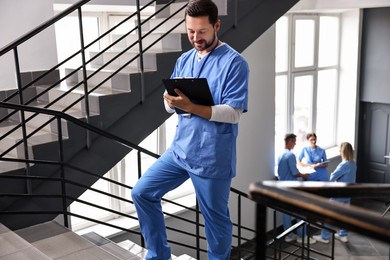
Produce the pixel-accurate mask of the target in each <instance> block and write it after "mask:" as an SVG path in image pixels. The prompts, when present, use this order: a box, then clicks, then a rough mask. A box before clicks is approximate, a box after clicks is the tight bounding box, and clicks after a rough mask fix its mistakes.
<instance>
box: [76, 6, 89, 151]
mask: <svg viewBox="0 0 390 260" xmlns="http://www.w3.org/2000/svg"><path fill="white" fill-rule="evenodd" d="M77 11H78V18H79V31H80V45H81V48H80V54H81V61H82V67H83V86H84V98H85V113H86V122H87V123H89V117H90V111H89V95H88V81H87V80H88V79H87V65H86V62H85V43H84V32H83V14H82V12H81V7H79V8H78V9H77ZM86 131H87V132H86V134H87V140H86V142H87V148H89V147H90V145H91V139H90V133H89V131H88V130H86Z"/></svg>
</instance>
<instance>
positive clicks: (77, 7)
mask: <svg viewBox="0 0 390 260" xmlns="http://www.w3.org/2000/svg"><path fill="white" fill-rule="evenodd" d="M89 1H90V0H82V1H79V2H78V3H76V4H74V5H72V6H71V7H69V8H68V9H66V10H65V11H63V12H61V13H60V14H58V15H56V16H54V17H53V18H52V19H49V20H48V21H46V22H45V23H43V24H42V25H40V26H38V27H37V28H35V29H34V30H32V31H30V32H29V33H27V34H26V35H24V36H22V37H20V38H19V39H17V40H15V41H13V42H11V43H10V44H8V45H7V46H5V47H3V48H2V49H0V57H1V56H2V55H4V54H6V53H8V52H10V51H13V52H14V62H15V68H16V71H15V74H16V78H17V90H15V91H14V92H13V93H11V94H10V95H8V96H7V97H6V98H5V99H3V100H2V102H12V103H13V102H15V98H17V99H18V101H17V103H18V104H21V105H32V104H33V103H34V102H36V101H37V100H38V99H39V98H41V97H43V96H44V95H47V94H48V92H49V91H50V90H52V89H53V88H55V87H57V86H59V85H61V84H62V83H64V82H65V81H66V80H67V79H69V78H71V77H72V76H73V75H75V74H77V73H78V72H79V71H81V72H82V80H81V81H79V82H78V83H75V84H74V85H73V86H70V87H69V88H68V89H67V90H66V91H64V93H63V94H61V95H60V96H58V97H56V98H55V99H53V100H51V101H49V102H48V103H47V104H45V105H44V106H43V107H44V108H50V109H55V108H54V106H55V105H56V104H58V102H59V101H60V100H63V99H64V98H65V97H67V96H68V95H69V94H71V93H72V92H73V91H74V90H76V89H77V88H79V87H82V88H83V92H84V94H83V95H81V96H80V97H79V98H77V99H75V100H73V101H72V102H70V104H68V105H67V106H66V107H64V108H62V109H61V110H60V111H62V112H68V111H69V110H70V109H71V108H73V107H74V106H75V105H76V104H79V103H82V104H84V105H83V106H84V107H85V109H84V111H83V113H84V114H85V119H86V121H87V122H89V120H90V104H89V96H90V95H91V94H92V93H93V92H95V91H97V90H99V88H101V87H102V86H103V85H104V84H105V83H106V82H107V81H108V80H110V79H112V78H113V77H114V76H115V75H117V74H118V73H120V72H121V71H122V70H123V69H124V68H126V66H128V65H129V64H131V63H132V62H136V61H137V59H139V60H140V63H141V64H140V71H139V73H141V79H142V78H143V74H144V69H143V58H142V56H143V55H144V53H145V52H147V51H148V50H149V49H150V48H152V47H153V46H154V45H155V44H157V43H158V42H159V41H161V39H162V38H164V37H165V36H167V35H168V34H169V33H171V32H172V31H173V30H174V29H175V28H177V27H178V26H180V25H181V24H182V23H183V22H184V19H183V20H182V21H180V22H179V23H177V24H176V25H174V26H173V27H172V28H171V29H169V30H167V32H165V33H164V34H162V35H161V36H160V37H158V38H157V39H156V40H155V41H154V42H152V43H151V44H150V45H148V46H143V44H142V42H143V41H144V40H145V39H146V38H147V37H148V36H149V35H150V34H152V33H153V32H155V31H156V30H157V29H158V28H159V27H161V26H162V25H163V24H164V23H166V21H168V20H169V19H170V18H171V17H173V16H175V15H176V14H177V13H179V12H181V11H182V10H183V9H184V8H185V6H186V4H185V3H183V6H182V7H181V8H179V9H178V10H177V11H175V12H174V13H173V14H171V15H170V16H169V17H167V18H166V19H164V20H163V21H162V22H161V23H159V24H157V25H156V26H155V27H154V28H151V29H150V30H149V31H148V32H146V33H143V32H142V30H141V27H142V26H143V25H145V24H146V23H147V22H148V21H149V20H150V19H152V18H153V17H154V16H156V15H157V14H159V13H160V12H162V11H163V10H164V9H165V8H168V7H169V5H170V4H171V3H173V2H175V0H172V1H170V2H169V3H167V4H165V5H164V6H163V7H162V8H161V9H159V10H157V11H156V12H154V13H153V14H151V15H150V16H149V17H148V18H146V19H143V20H141V16H140V13H141V12H142V11H144V10H145V9H146V8H147V7H149V6H151V5H153V4H154V3H155V2H156V0H152V1H150V2H149V3H147V4H146V5H144V6H142V7H141V6H140V3H139V1H137V12H135V13H133V14H131V15H129V16H128V17H127V18H125V19H124V20H122V21H121V22H120V23H118V24H117V25H116V26H114V27H112V28H110V29H109V30H107V31H106V32H104V33H102V34H101V35H100V36H99V37H98V38H96V39H95V40H93V41H92V42H90V43H89V44H85V43H84V34H83V31H84V29H83V23H82V20H83V19H82V18H83V13H82V6H83V5H85V4H86V3H88V2H89ZM74 11H77V14H78V22H79V33H80V49H79V50H78V51H77V52H75V53H74V54H72V55H70V56H69V57H68V58H66V59H65V60H63V61H61V62H60V63H58V64H57V65H55V66H54V67H52V68H50V69H49V70H47V71H45V72H44V73H42V74H41V75H40V76H38V77H37V78H35V79H33V80H32V81H30V82H28V83H26V84H25V85H24V86H23V82H22V79H21V75H22V72H21V71H20V65H19V63H20V62H19V55H18V47H19V46H20V45H21V44H22V43H24V42H26V41H28V40H30V39H31V38H33V37H35V36H36V35H37V34H39V33H40V32H42V31H44V30H45V29H46V28H48V27H50V26H53V25H54V24H55V23H56V22H58V21H61V19H63V18H65V17H67V16H68V15H70V14H71V13H73V12H74ZM134 17H136V18H137V25H135V26H134V27H133V28H131V29H130V30H129V31H128V32H126V33H124V34H123V35H122V36H121V37H119V38H118V39H116V40H115V41H113V42H112V43H111V44H109V45H108V46H106V47H105V48H103V49H102V50H101V51H99V52H98V53H97V54H96V55H94V56H93V57H91V58H90V59H88V60H86V55H85V53H86V51H87V50H88V49H89V48H90V47H91V46H93V45H94V44H96V43H98V42H99V41H101V40H102V39H103V38H104V37H109V36H110V34H111V33H112V32H114V30H116V29H117V28H118V27H119V26H121V25H123V24H124V23H126V22H127V21H129V20H130V19H132V18H134ZM134 32H138V34H137V35H138V40H136V41H134V42H133V43H132V44H130V45H129V46H127V47H126V48H123V49H122V50H121V51H119V52H118V54H116V55H115V56H114V57H112V58H111V59H110V60H108V61H107V62H106V63H104V64H103V65H102V66H100V67H99V68H95V69H94V71H93V72H92V73H90V74H88V73H87V67H88V66H90V64H91V63H92V62H93V61H94V60H96V59H97V58H98V57H100V56H101V55H104V53H106V52H108V51H109V50H110V49H111V48H113V47H114V46H116V45H117V44H118V43H119V42H120V41H123V40H124V39H125V38H126V37H127V36H129V35H130V34H132V33H134ZM136 45H138V46H139V48H138V50H139V53H138V54H136V55H135V56H134V57H133V58H131V59H129V60H128V61H127V62H125V63H124V64H123V65H122V66H120V67H119V68H117V69H116V70H114V71H112V72H111V74H110V75H108V76H107V77H106V78H105V79H102V80H101V81H100V83H99V84H96V85H95V86H93V87H91V86H89V85H90V84H89V83H88V82H89V81H90V80H91V79H92V78H93V77H94V76H96V75H97V74H98V73H99V72H101V71H103V70H104V69H106V68H107V67H108V66H109V65H110V64H112V63H113V62H114V61H115V60H118V59H119V57H122V55H123V54H124V53H125V52H127V51H129V50H130V49H132V48H133V47H134V46H136ZM79 55H80V56H81V60H82V62H81V65H80V66H78V67H76V68H74V69H73V70H72V71H69V72H68V73H67V74H66V75H65V76H64V77H62V78H59V79H58V80H57V81H56V82H54V83H53V84H51V85H49V86H47V87H46V88H45V90H43V91H41V92H40V93H38V94H37V95H35V96H32V97H29V99H27V100H26V97H25V96H24V92H25V91H27V90H28V89H31V88H33V87H35V84H37V83H38V82H40V81H42V80H43V79H45V78H46V77H49V76H51V75H52V74H53V73H55V72H56V71H58V70H59V69H60V68H61V67H63V66H64V65H65V64H66V63H67V62H69V61H70V60H72V59H74V58H75V57H77V56H79ZM143 82H144V81H143V80H141V84H142V85H141V93H142V94H141V100H140V102H144V101H145V86H144V84H143ZM14 115H15V112H11V113H8V114H7V115H5V116H3V117H2V118H0V124H1V123H2V122H6V121H7V120H10V119H11V118H12V116H14ZM36 116H37V114H33V115H31V116H28V117H26V115H25V114H24V113H23V112H22V113H21V114H20V122H25V123H27V122H29V121H31V120H33V119H34V118H35V117H36ZM51 122H52V120H48V121H46V122H43V123H42V124H41V126H40V127H37V128H36V129H34V130H33V131H31V132H30V133H28V131H27V130H26V124H24V123H19V124H16V125H15V126H14V127H12V128H11V129H10V130H9V131H8V132H6V133H4V134H2V135H1V136H0V141H1V140H3V139H4V138H6V137H8V136H10V135H11V134H12V133H14V132H16V131H18V130H19V129H22V133H23V136H22V138H21V139H20V140H19V141H18V142H16V143H15V144H13V145H11V146H9V147H7V149H5V150H4V151H3V152H2V153H1V154H0V157H1V156H4V155H6V154H7V153H9V152H10V151H11V150H13V149H15V148H16V147H18V146H19V145H23V147H24V156H25V158H26V159H27V161H28V159H29V157H30V155H29V153H28V141H27V140H28V139H29V138H30V137H32V136H34V135H35V134H37V133H38V132H39V131H41V130H42V129H43V128H44V127H46V126H47V125H49V124H50V123H51ZM86 138H87V140H86V141H87V144H89V143H90V137H89V135H87V137H86ZM29 167H30V166H29V165H28V164H26V170H27V174H28V173H29Z"/></svg>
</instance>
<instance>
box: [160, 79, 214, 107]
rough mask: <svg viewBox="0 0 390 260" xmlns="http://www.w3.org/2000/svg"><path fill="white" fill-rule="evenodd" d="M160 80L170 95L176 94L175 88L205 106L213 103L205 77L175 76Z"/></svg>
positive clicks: (194, 101)
mask: <svg viewBox="0 0 390 260" xmlns="http://www.w3.org/2000/svg"><path fill="white" fill-rule="evenodd" d="M162 81H163V83H164V86H165V89H166V90H167V92H168V94H169V95H171V96H177V94H176V92H175V91H174V89H175V88H177V89H179V90H180V91H181V92H183V94H184V95H186V96H187V97H188V98H189V99H190V100H191V101H192V102H193V103H195V104H199V105H205V106H213V105H214V100H213V97H212V95H211V92H210V88H209V84H208V83H207V79H206V78H175V79H163V80H162ZM175 110H176V113H178V114H183V113H186V112H184V111H183V110H180V109H177V108H176V109H175Z"/></svg>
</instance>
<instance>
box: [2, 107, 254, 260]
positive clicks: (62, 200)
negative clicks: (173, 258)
mask: <svg viewBox="0 0 390 260" xmlns="http://www.w3.org/2000/svg"><path fill="white" fill-rule="evenodd" d="M0 108H7V109H11V110H15V111H18V112H20V111H25V112H26V111H28V112H35V113H39V114H46V115H50V116H53V120H55V121H56V122H57V131H58V132H59V133H61V129H62V127H63V126H62V124H64V123H66V122H71V123H73V124H76V125H77V126H79V127H82V128H83V129H86V130H88V131H91V133H93V134H97V135H99V136H102V137H105V138H108V139H109V140H112V141H113V142H116V143H117V144H119V145H121V146H125V147H127V148H130V149H132V150H135V151H137V156H138V160H137V161H140V156H141V154H146V155H148V156H151V157H153V158H158V157H159V155H157V154H155V153H153V152H150V151H148V150H146V149H144V148H142V147H140V146H138V145H136V144H133V143H131V142H129V141H127V140H124V139H122V138H120V137H118V136H116V135H113V134H111V133H108V132H106V131H104V130H101V129H99V128H96V127H94V126H92V125H90V124H88V123H86V122H83V121H81V120H79V119H76V118H74V117H72V116H70V115H67V114H65V113H63V112H60V111H54V110H49V109H45V108H37V107H31V106H23V105H17V104H8V103H4V102H0ZM58 149H59V155H58V156H59V159H58V160H34V159H28V160H27V159H13V158H0V162H1V161H7V162H26V161H27V163H31V164H34V165H51V166H58V167H59V169H60V174H59V176H58V177H57V176H55V177H47V176H20V175H12V174H1V175H0V179H14V180H29V181H34V182H53V183H57V184H58V183H59V184H60V187H61V188H59V189H55V192H53V193H47V191H45V193H44V194H37V193H35V192H34V190H31V191H29V192H26V193H18V192H4V191H0V198H17V199H34V198H35V199H36V198H40V199H48V200H53V199H58V203H59V204H60V205H62V206H61V209H60V210H56V209H55V210H50V209H47V210H45V209H42V208H44V207H45V202H43V201H42V202H41V204H40V207H41V208H40V209H39V210H1V211H0V215H42V214H44V215H53V218H54V217H55V216H57V215H63V216H64V225H65V226H67V227H69V222H68V218H69V217H70V216H74V217H77V218H81V219H85V220H88V221H91V222H93V223H97V224H101V225H105V226H109V227H112V228H116V229H118V230H121V231H125V232H129V233H134V234H137V235H140V236H141V233H140V232H139V231H135V230H132V229H126V228H123V227H120V226H117V225H113V224H110V223H107V222H104V221H100V220H98V219H95V218H93V217H92V216H88V215H80V214H75V213H72V212H71V211H69V210H68V206H69V205H70V204H71V203H72V202H78V203H82V204H85V205H88V206H89V207H93V208H98V209H100V210H104V211H107V212H110V213H113V214H117V215H118V216H121V217H125V218H129V219H135V220H137V218H136V217H134V216H132V215H130V214H126V213H123V212H120V211H116V210H113V209H111V208H107V207H103V206H100V205H97V204H92V203H90V202H88V201H85V200H82V199H80V198H76V197H72V196H70V195H69V192H68V190H69V189H72V188H74V187H77V188H81V189H83V190H92V191H93V192H96V193H98V194H101V195H103V196H107V197H110V198H114V199H116V200H120V201H123V202H125V203H130V204H133V202H132V201H131V200H129V199H126V198H123V197H120V196H116V195H113V194H111V193H108V192H104V191H101V190H98V189H94V188H91V187H90V186H89V185H86V184H84V183H82V182H76V181H74V180H72V179H69V177H67V172H68V170H73V171H77V172H78V174H79V175H85V176H90V177H91V176H92V177H94V178H96V180H99V179H103V180H105V181H107V182H109V183H111V184H112V185H117V186H119V187H123V188H125V189H128V190H129V191H128V194H130V190H131V189H132V188H133V187H131V186H129V185H125V184H123V183H121V182H118V181H115V180H112V179H110V178H106V177H102V176H100V175H98V174H94V173H93V172H91V171H89V170H86V169H83V168H80V167H77V166H74V165H70V164H68V163H66V162H65V161H64V159H63V158H64V147H63V137H62V135H61V134H59V135H58ZM137 170H138V173H140V172H142V165H141V164H138V166H137ZM129 174H132V173H129ZM134 174H135V173H134ZM139 175H140V174H139ZM231 192H232V196H235V197H236V198H237V209H238V210H237V222H235V223H233V226H234V227H235V230H236V231H237V232H236V233H234V234H233V238H235V240H236V241H237V243H235V245H234V249H235V250H236V251H238V254H239V255H241V254H242V253H245V254H247V253H248V250H246V249H244V248H241V246H242V245H243V244H244V243H246V242H248V241H251V240H252V239H253V238H254V237H255V230H254V229H251V228H248V227H245V226H243V225H242V223H241V218H242V214H243V212H242V209H241V203H242V200H244V199H246V200H249V198H248V195H247V194H246V193H243V192H241V191H239V190H236V189H234V188H231ZM163 201H164V202H165V203H170V204H173V205H175V206H179V207H181V208H183V209H185V210H187V211H190V212H193V213H194V214H196V220H195V221H193V220H191V219H189V218H183V217H180V216H177V215H175V214H171V213H169V212H164V214H165V215H167V216H169V217H171V218H175V219H179V220H180V221H184V222H185V223H187V224H186V225H193V226H194V229H195V230H197V232H196V233H195V234H193V233H192V232H186V231H183V230H179V229H177V228H174V227H172V226H167V229H168V230H172V231H175V232H178V233H181V234H184V235H186V236H190V237H193V238H195V239H196V241H197V242H196V243H195V245H189V244H184V243H181V242H180V241H177V240H169V241H168V242H170V243H172V244H176V245H179V246H182V247H185V248H188V249H192V250H195V251H196V255H197V259H200V253H201V252H206V251H207V249H205V248H202V246H201V245H202V244H204V243H201V242H202V241H204V240H205V237H204V236H202V235H200V232H199V229H200V228H202V227H204V225H203V224H202V223H201V221H200V218H199V215H200V214H201V213H200V211H199V209H198V207H197V206H196V208H195V209H194V208H192V207H187V206H184V205H181V204H179V203H176V202H174V201H172V200H167V199H163ZM243 231H245V232H249V233H252V234H253V236H250V237H245V236H243V234H242V233H243ZM141 240H142V239H141ZM142 246H144V245H143V244H142ZM251 253H252V254H253V253H254V252H251Z"/></svg>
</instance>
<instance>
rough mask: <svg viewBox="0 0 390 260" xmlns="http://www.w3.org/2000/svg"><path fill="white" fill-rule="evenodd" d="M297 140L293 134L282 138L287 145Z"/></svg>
mask: <svg viewBox="0 0 390 260" xmlns="http://www.w3.org/2000/svg"><path fill="white" fill-rule="evenodd" d="M294 139H297V136H296V135H295V134H293V133H288V134H286V135H285V136H284V143H285V144H287V143H288V142H290V141H291V140H294Z"/></svg>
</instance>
